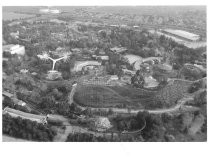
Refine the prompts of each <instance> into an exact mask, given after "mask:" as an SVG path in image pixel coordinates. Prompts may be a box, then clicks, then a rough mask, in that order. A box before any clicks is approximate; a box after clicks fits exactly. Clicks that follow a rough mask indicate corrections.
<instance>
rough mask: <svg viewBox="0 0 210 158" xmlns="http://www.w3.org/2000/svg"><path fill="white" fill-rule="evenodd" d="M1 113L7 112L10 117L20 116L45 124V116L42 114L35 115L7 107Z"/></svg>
mask: <svg viewBox="0 0 210 158" xmlns="http://www.w3.org/2000/svg"><path fill="white" fill-rule="evenodd" d="M3 114H9V115H10V116H12V117H15V118H16V117H21V118H23V119H28V120H31V121H36V122H38V123H42V124H46V123H47V116H42V115H35V114H30V113H26V112H22V111H19V110H15V109H12V108H9V107H6V108H4V111H3Z"/></svg>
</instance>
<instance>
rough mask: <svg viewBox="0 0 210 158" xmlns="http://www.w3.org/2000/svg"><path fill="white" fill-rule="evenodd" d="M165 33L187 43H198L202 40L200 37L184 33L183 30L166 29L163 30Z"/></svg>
mask: <svg viewBox="0 0 210 158" xmlns="http://www.w3.org/2000/svg"><path fill="white" fill-rule="evenodd" d="M161 31H162V32H163V33H166V34H169V35H172V36H175V37H178V38H181V39H184V40H187V41H198V40H199V39H200V36H199V35H196V34H193V33H190V32H187V31H183V30H173V29H164V30H161Z"/></svg>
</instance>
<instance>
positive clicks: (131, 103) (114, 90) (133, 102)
mask: <svg viewBox="0 0 210 158" xmlns="http://www.w3.org/2000/svg"><path fill="white" fill-rule="evenodd" d="M154 93H155V91H150V92H146V91H143V90H140V89H134V88H132V87H119V86H116V87H105V86H93V85H91V86H90V85H86V86H79V87H78V88H77V91H76V93H75V95H74V100H75V101H76V102H77V103H78V104H81V105H84V106H90V107H107V108H108V107H118V106H119V105H121V106H123V105H124V106H125V107H123V108H126V107H132V108H134V107H138V108H141V107H143V106H142V105H143V104H145V103H146V102H150V101H151V100H152V99H151V98H152V97H153V96H154ZM141 102H142V103H141Z"/></svg>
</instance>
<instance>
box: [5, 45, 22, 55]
mask: <svg viewBox="0 0 210 158" xmlns="http://www.w3.org/2000/svg"><path fill="white" fill-rule="evenodd" d="M3 52H9V53H10V54H12V55H13V54H17V55H24V54H25V46H22V45H18V44H16V45H14V44H10V45H4V46H3Z"/></svg>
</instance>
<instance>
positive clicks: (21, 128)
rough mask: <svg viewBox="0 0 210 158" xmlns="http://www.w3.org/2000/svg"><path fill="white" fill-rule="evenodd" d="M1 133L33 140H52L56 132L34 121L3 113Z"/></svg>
mask: <svg viewBox="0 0 210 158" xmlns="http://www.w3.org/2000/svg"><path fill="white" fill-rule="evenodd" d="M3 134H7V135H9V136H12V137H16V138H22V139H27V140H34V141H52V140H53V137H54V136H55V135H56V132H55V131H53V130H52V129H51V128H50V127H49V126H45V125H43V124H39V123H37V122H35V121H31V120H27V119H22V118H20V117H18V118H13V117H11V116H10V115H8V114H5V115H3Z"/></svg>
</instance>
